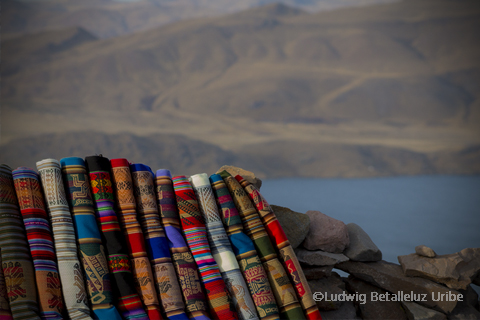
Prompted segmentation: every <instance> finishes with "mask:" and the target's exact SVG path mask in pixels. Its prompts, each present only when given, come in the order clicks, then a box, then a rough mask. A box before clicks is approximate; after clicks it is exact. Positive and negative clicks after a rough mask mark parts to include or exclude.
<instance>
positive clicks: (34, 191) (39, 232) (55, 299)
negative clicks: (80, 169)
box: [13, 167, 64, 319]
mask: <svg viewBox="0 0 480 320" xmlns="http://www.w3.org/2000/svg"><path fill="white" fill-rule="evenodd" d="M13 182H14V184H15V191H16V193H17V198H18V203H19V205H20V212H21V213H22V217H23V223H24V224H25V230H26V232H27V239H28V244H29V246H30V253H31V255H32V258H33V266H34V267H35V280H36V284H37V290H38V292H39V293H40V294H39V295H38V302H39V307H40V317H42V318H45V319H63V318H62V314H63V311H64V303H63V297H62V285H61V283H60V276H59V274H58V266H57V262H56V257H55V251H54V249H53V236H52V230H51V229H50V222H49V221H48V216H47V212H46V211H45V202H44V201H43V194H42V187H41V186H40V181H39V177H38V174H37V173H36V172H35V171H33V170H32V169H29V168H25V167H20V168H17V169H15V170H14V171H13Z"/></svg>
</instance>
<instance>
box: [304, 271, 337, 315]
mask: <svg viewBox="0 0 480 320" xmlns="http://www.w3.org/2000/svg"><path fill="white" fill-rule="evenodd" d="M308 284H309V285H310V289H311V290H312V293H314V296H313V297H314V300H315V302H316V304H317V307H318V308H319V309H320V310H337V309H338V308H340V306H341V305H342V301H328V300H333V299H328V298H327V299H325V295H327V296H328V297H330V296H331V295H334V296H335V295H339V294H341V293H342V292H344V291H345V283H343V281H342V278H341V277H340V276H339V275H338V273H335V272H333V273H332V275H331V276H330V277H327V278H321V279H316V280H310V281H308ZM315 293H317V294H315ZM320 297H322V298H323V299H319V298H320Z"/></svg>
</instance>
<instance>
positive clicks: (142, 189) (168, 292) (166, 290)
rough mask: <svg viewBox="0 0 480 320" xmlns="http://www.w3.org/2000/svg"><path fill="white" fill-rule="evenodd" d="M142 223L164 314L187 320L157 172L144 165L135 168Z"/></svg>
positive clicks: (138, 211)
mask: <svg viewBox="0 0 480 320" xmlns="http://www.w3.org/2000/svg"><path fill="white" fill-rule="evenodd" d="M130 170H131V172H132V181H133V190H134V193H135V199H136V202H137V213H138V220H139V221H140V224H141V226H142V229H143V234H144V235H145V242H146V245H147V251H148V255H149V257H150V261H151V263H152V269H153V271H154V275H155V277H154V278H155V283H156V285H157V290H158V292H159V293H160V298H161V303H162V306H163V310H164V312H165V313H166V315H167V317H168V318H169V319H171V320H187V319H188V317H187V315H186V314H185V304H184V303H183V299H182V293H181V291H180V286H179V284H178V279H177V275H176V274H175V268H174V267H173V264H172V258H171V256H170V250H169V249H168V241H167V239H166V237H165V232H164V231H163V228H162V225H161V223H160V216H159V214H158V207H157V197H156V195H155V185H154V182H153V172H152V171H151V169H150V167H147V166H145V165H143V164H131V165H130Z"/></svg>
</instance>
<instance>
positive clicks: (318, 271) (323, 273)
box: [302, 265, 333, 280]
mask: <svg viewBox="0 0 480 320" xmlns="http://www.w3.org/2000/svg"><path fill="white" fill-rule="evenodd" d="M332 269H333V265H332V266H324V267H303V268H302V270H303V274H305V278H306V279H307V280H315V279H320V278H325V277H329V276H330V275H331V274H332Z"/></svg>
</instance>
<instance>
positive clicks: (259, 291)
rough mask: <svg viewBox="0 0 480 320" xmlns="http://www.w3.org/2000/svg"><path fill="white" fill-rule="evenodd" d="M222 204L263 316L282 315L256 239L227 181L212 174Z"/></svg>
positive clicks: (266, 318) (270, 319) (268, 319)
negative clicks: (247, 230) (247, 229)
mask: <svg viewBox="0 0 480 320" xmlns="http://www.w3.org/2000/svg"><path fill="white" fill-rule="evenodd" d="M210 182H211V184H212V188H213V191H214V193H215V198H216V202H217V205H218V207H219V208H220V209H221V213H222V221H223V223H224V225H225V228H226V231H227V235H228V237H229V239H230V242H231V244H232V248H233V252H234V253H235V255H236V258H237V260H238V263H239V266H240V269H241V270H242V273H243V275H244V277H245V280H246V282H247V284H248V288H249V290H250V294H251V295H252V298H253V302H254V303H255V306H256V308H257V311H258V315H259V316H260V318H261V319H262V320H273V319H279V314H278V306H277V303H276V302H275V297H274V295H273V291H272V288H271V287H270V283H269V281H268V277H267V273H266V272H265V269H264V268H263V265H262V263H261V261H260V258H259V257H258V255H257V251H256V250H255V246H254V245H253V242H252V240H251V239H250V238H249V237H248V236H247V235H246V234H245V233H244V232H243V224H242V220H241V218H240V215H239V213H238V211H237V208H236V207H235V203H234V202H233V200H232V197H231V195H230V192H229V191H228V188H227V186H226V185H225V182H224V181H223V179H222V177H221V176H220V175H218V174H213V175H211V176H210Z"/></svg>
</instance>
